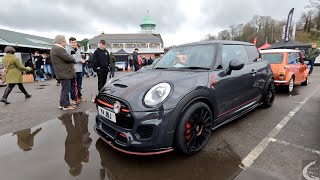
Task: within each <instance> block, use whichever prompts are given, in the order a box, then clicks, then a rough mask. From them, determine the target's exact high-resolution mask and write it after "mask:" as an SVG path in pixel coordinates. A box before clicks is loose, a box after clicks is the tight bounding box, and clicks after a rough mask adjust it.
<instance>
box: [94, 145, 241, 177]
mask: <svg viewBox="0 0 320 180" xmlns="http://www.w3.org/2000/svg"><path fill="white" fill-rule="evenodd" d="M219 146H220V147H218V148H216V149H214V150H210V151H209V150H207V151H202V152H201V153H199V154H196V155H194V156H191V157H187V156H183V155H179V154H176V153H174V152H173V153H169V154H163V155H159V156H151V157H150V156H147V157H142V156H128V155H126V154H122V153H119V152H117V151H115V150H113V149H111V148H110V147H109V146H108V145H107V144H106V143H105V142H104V141H103V140H101V139H99V140H98V141H97V142H96V148H97V150H98V152H99V154H100V157H101V166H102V169H101V170H100V179H101V180H108V179H117V180H135V179H136V180H138V179H139V180H150V179H153V180H156V179H159V180H160V179H161V180H162V179H177V180H180V179H232V178H234V177H235V176H236V175H237V174H238V173H239V172H240V171H241V170H240V168H239V167H238V165H239V164H240V162H241V159H240V157H239V156H238V155H236V153H235V152H234V151H233V150H232V149H231V148H230V146H228V145H227V144H220V145H219ZM222 148H223V149H222Z"/></svg>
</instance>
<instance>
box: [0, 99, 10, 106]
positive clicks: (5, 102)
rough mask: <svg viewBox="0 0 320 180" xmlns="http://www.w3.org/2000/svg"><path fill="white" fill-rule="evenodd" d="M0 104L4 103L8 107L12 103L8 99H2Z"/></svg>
mask: <svg viewBox="0 0 320 180" xmlns="http://www.w3.org/2000/svg"><path fill="white" fill-rule="evenodd" d="M0 102H3V103H4V104H6V105H7V104H10V102H8V101H7V99H6V98H1V99H0Z"/></svg>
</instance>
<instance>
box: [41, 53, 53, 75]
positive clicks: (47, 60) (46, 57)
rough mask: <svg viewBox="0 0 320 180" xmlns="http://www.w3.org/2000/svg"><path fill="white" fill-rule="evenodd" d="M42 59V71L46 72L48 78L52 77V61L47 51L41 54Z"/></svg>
mask: <svg viewBox="0 0 320 180" xmlns="http://www.w3.org/2000/svg"><path fill="white" fill-rule="evenodd" d="M43 60H44V65H43V66H44V72H45V73H46V75H47V78H48V79H52V70H51V66H52V62H51V58H50V57H49V54H48V53H44V54H43Z"/></svg>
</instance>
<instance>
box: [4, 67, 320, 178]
mask: <svg viewBox="0 0 320 180" xmlns="http://www.w3.org/2000/svg"><path fill="white" fill-rule="evenodd" d="M315 71H316V73H315V74H314V75H313V76H312V77H311V83H312V84H310V85H309V86H307V87H303V86H301V87H300V86H299V87H296V89H295V90H294V92H293V93H291V94H285V93H277V98H276V100H275V103H274V106H273V107H272V108H269V109H257V110H255V111H253V112H251V113H249V114H247V115H246V116H244V117H242V118H240V119H238V120H236V121H234V122H232V123H230V124H228V125H225V126H223V127H221V128H220V129H218V130H216V131H214V132H213V133H212V138H211V140H210V142H209V143H208V145H207V147H206V148H205V149H204V150H203V151H202V152H201V153H199V154H197V155H195V156H192V157H184V156H180V155H177V154H175V153H174V152H173V153H170V154H165V155H161V156H156V157H147V158H146V157H144V158H142V157H133V156H127V155H124V154H121V153H119V152H116V151H114V150H112V149H111V148H110V147H108V146H107V145H106V144H105V143H104V142H103V141H101V140H99V139H98V137H97V135H96V134H95V133H94V132H93V124H94V116H95V114H96V112H95V110H94V105H93V104H92V103H90V102H87V103H83V104H81V105H80V108H79V109H78V110H76V111H74V112H72V113H73V114H70V113H65V112H62V111H60V110H58V109H57V102H58V98H57V97H58V94H59V89H60V87H57V86H55V82H54V81H49V82H43V83H33V84H27V85H26V89H27V90H28V91H29V92H30V93H31V94H33V97H32V98H31V99H29V100H25V99H24V97H23V95H22V94H20V93H18V91H19V90H18V89H15V90H14V91H13V93H12V94H11V96H10V98H9V100H10V101H11V102H12V104H11V105H9V106H4V105H2V104H0V135H2V136H0V179H5V180H9V179H10V180H20V179H32V180H37V179H48V180H50V179H74V178H73V176H77V177H78V178H77V179H120V180H123V179H130V180H132V179H179V180H180V179H245V180H249V179H259V180H260V179H292V180H297V179H303V175H302V174H303V169H305V174H308V176H309V177H312V176H316V177H318V179H319V176H320V175H319V174H320V165H319V164H320V143H319V142H320V131H319V129H320V117H319V114H320V68H319V67H317V68H316V69H315ZM124 74H125V73H122V72H121V73H120V75H124ZM96 84H97V83H96V79H95V78H93V77H91V78H86V79H85V81H84V89H85V92H84V94H85V96H86V97H88V98H89V97H90V94H91V93H94V92H96V86H97V85H96ZM3 91H4V88H0V94H3ZM72 121H73V124H74V125H73V124H72ZM38 129H39V130H38ZM88 131H89V133H90V134H89V133H88ZM13 132H15V133H13ZM30 148H32V149H30ZM314 161H316V164H315V165H313V164H310V163H312V162H314ZM305 167H306V168H305ZM308 167H309V168H308ZM313 179H316V178H315V177H314V178H313Z"/></svg>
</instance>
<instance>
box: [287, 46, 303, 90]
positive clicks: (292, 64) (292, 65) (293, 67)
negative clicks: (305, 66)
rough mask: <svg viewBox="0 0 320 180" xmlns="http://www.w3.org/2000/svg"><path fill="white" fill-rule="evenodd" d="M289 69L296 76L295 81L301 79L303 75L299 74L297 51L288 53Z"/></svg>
mask: <svg viewBox="0 0 320 180" xmlns="http://www.w3.org/2000/svg"><path fill="white" fill-rule="evenodd" d="M288 69H289V71H290V72H292V73H293V74H294V76H295V80H294V83H295V84H296V83H297V82H299V81H300V79H301V77H300V76H299V67H298V66H297V57H296V53H295V52H290V53H288Z"/></svg>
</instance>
